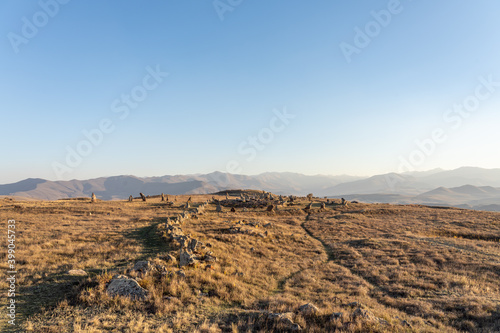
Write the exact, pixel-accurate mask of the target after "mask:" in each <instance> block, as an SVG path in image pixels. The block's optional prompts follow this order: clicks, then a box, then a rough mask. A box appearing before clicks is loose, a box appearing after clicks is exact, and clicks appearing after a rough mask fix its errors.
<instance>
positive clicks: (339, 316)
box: [330, 312, 344, 320]
mask: <svg viewBox="0 0 500 333" xmlns="http://www.w3.org/2000/svg"><path fill="white" fill-rule="evenodd" d="M342 317H344V314H343V313H342V312H334V313H332V316H331V317H330V319H331V320H335V319H342Z"/></svg>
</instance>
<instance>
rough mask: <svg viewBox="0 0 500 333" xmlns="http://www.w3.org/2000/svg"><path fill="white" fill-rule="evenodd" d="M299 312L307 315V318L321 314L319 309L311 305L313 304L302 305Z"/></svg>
mask: <svg viewBox="0 0 500 333" xmlns="http://www.w3.org/2000/svg"><path fill="white" fill-rule="evenodd" d="M299 311H300V312H301V313H302V314H305V315H307V316H311V315H315V314H317V313H318V312H319V309H318V308H317V307H316V306H315V305H313V304H311V303H307V304H304V305H301V306H300V307H299Z"/></svg>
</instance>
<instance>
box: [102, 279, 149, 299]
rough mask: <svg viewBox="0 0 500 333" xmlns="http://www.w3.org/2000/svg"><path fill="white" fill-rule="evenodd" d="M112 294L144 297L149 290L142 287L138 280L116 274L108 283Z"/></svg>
mask: <svg viewBox="0 0 500 333" xmlns="http://www.w3.org/2000/svg"><path fill="white" fill-rule="evenodd" d="M107 292H108V294H109V295H110V296H125V297H130V298H133V299H144V298H146V296H147V295H148V291H147V290H146V289H144V288H142V287H141V286H140V285H139V283H137V281H136V280H134V279H131V278H129V277H128V276H125V275H116V276H114V277H113V279H112V280H111V282H110V283H109V285H108V288H107Z"/></svg>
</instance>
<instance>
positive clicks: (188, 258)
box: [179, 250, 198, 267]
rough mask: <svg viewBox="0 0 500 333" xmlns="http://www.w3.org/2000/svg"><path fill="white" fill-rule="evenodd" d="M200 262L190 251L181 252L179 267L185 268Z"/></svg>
mask: <svg viewBox="0 0 500 333" xmlns="http://www.w3.org/2000/svg"><path fill="white" fill-rule="evenodd" d="M197 262H198V260H197V258H196V256H195V255H193V253H192V252H191V251H189V250H181V252H180V254H179V266H180V267H184V266H188V265H194V264H196V263H197Z"/></svg>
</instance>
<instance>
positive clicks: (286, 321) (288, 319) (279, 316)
mask: <svg viewBox="0 0 500 333" xmlns="http://www.w3.org/2000/svg"><path fill="white" fill-rule="evenodd" d="M292 318H293V313H291V312H287V313H269V314H268V315H267V319H268V320H273V321H277V322H280V323H282V324H283V325H284V326H285V327H286V328H287V329H289V330H291V331H300V330H302V327H300V325H299V324H296V323H294V322H293V320H292Z"/></svg>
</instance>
